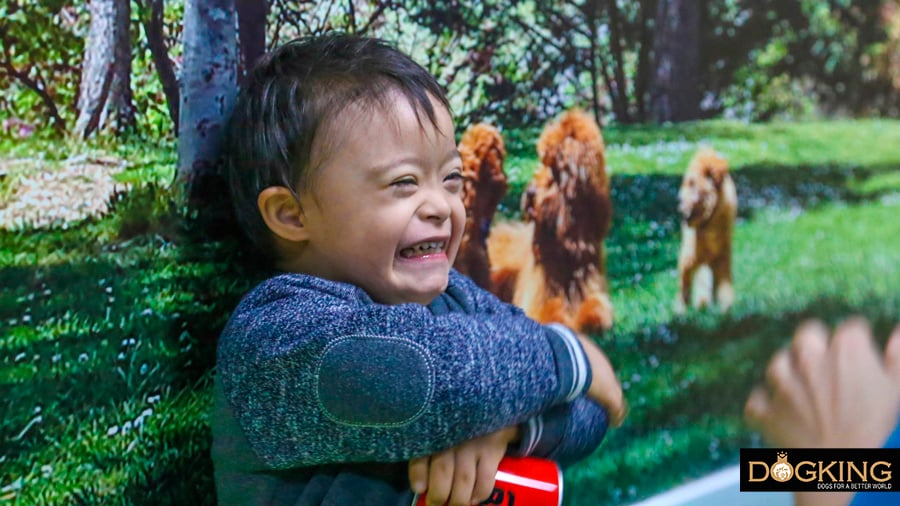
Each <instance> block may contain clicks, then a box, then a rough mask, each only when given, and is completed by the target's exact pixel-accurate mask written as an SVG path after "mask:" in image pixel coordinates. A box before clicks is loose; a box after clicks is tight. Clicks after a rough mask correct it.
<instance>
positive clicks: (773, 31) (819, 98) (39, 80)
mask: <svg viewBox="0 0 900 506" xmlns="http://www.w3.org/2000/svg"><path fill="white" fill-rule="evenodd" d="M659 1H660V0H568V1H561V0H552V1H546V2H544V1H537V0H483V1H480V2H474V1H464V0H453V1H448V2H433V1H429V0H326V1H312V0H299V1H292V0H268V1H267V2H266V3H265V4H259V3H257V4H253V3H252V2H249V3H247V2H246V1H245V0H241V2H239V3H238V5H239V6H244V7H247V6H248V5H249V6H250V7H254V6H256V7H268V13H267V15H266V18H265V19H266V23H265V26H264V27H263V29H264V30H265V32H264V33H265V39H266V40H265V42H266V47H268V48H271V47H273V46H274V45H277V44H279V43H282V42H284V41H286V40H288V39H290V38H293V37H296V36H300V35H306V34H316V33H322V32H325V31H330V30H343V31H347V32H353V33H361V34H367V35H374V36H379V37H383V38H386V39H388V40H390V41H392V42H395V43H396V44H397V45H398V46H399V47H400V48H401V49H402V50H404V51H407V52H410V53H411V54H412V55H413V56H414V57H415V58H416V59H417V60H418V61H420V62H421V63H423V64H424V65H426V66H427V67H428V68H429V69H430V70H431V71H432V72H434V73H435V74H436V75H438V76H439V78H440V79H441V81H442V82H444V83H446V84H447V87H448V91H449V93H450V97H451V102H452V104H453V106H454V112H455V113H456V114H457V116H458V117H459V119H460V122H461V123H463V124H465V123H468V122H471V121H476V120H490V121H494V122H496V123H498V124H501V125H504V126H507V127H518V126H534V125H536V124H539V123H540V122H542V121H544V120H546V119H547V118H548V117H551V116H553V115H555V114H557V113H558V112H559V111H560V110H562V109H563V108H566V107H571V106H576V105H577V106H581V107H584V108H586V109H588V110H591V111H593V113H594V114H595V116H597V118H598V119H599V120H600V121H601V122H603V123H606V122H610V121H615V122H619V123H627V122H643V121H650V120H652V119H653V117H652V115H651V114H650V112H651V111H650V109H651V108H650V102H651V99H652V96H651V92H652V91H653V90H654V84H658V83H656V82H655V81H654V75H656V74H657V70H658V66H659V64H660V60H661V58H660V55H659V54H656V53H657V52H658V50H655V49H654V44H655V43H656V42H657V37H658V36H659V34H660V29H659V22H658V20H657V19H655V18H656V17H657V12H658V10H659V9H658V6H659ZM87 4H88V0H68V1H66V0H41V1H37V0H2V2H0V116H2V117H3V118H4V119H6V120H13V119H14V120H16V121H19V120H21V121H24V122H27V123H29V124H31V125H34V126H38V127H40V128H46V129H56V130H57V131H59V132H63V131H68V130H69V129H70V128H71V127H72V126H73V125H74V118H75V115H76V112H77V111H76V97H77V95H78V90H79V83H80V80H81V71H82V68H81V64H82V61H81V60H82V54H83V51H84V40H85V36H86V34H87V26H88V17H87ZM695 5H696V6H697V8H698V9H699V11H700V12H699V27H698V28H697V32H698V33H697V36H698V37H699V46H700V53H699V62H698V65H697V70H696V74H697V75H696V81H697V84H696V90H695V92H696V95H697V96H698V97H699V100H700V114H701V117H716V116H726V117H739V118H746V119H750V120H766V119H769V118H773V117H778V116H785V117H798V116H804V115H823V116H829V115H835V114H838V115H890V116H900V60H898V58H900V57H898V56H897V54H898V49H900V21H898V19H900V14H898V12H900V0H797V1H794V2H784V1H780V0H704V1H702V2H696V3H695ZM183 8H184V0H132V23H133V26H132V45H133V50H132V55H133V73H132V87H133V93H134V102H135V107H136V109H137V111H138V118H137V128H138V131H139V132H141V133H144V134H147V135H151V136H172V135H174V134H175V124H176V123H175V121H177V114H178V111H177V104H178V101H179V97H178V96H177V95H178V93H177V80H178V79H180V73H181V55H182V39H181V34H182V12H183ZM252 28H259V27H258V26H257V25H253V26H251V27H250V28H247V27H242V28H241V32H242V33H244V34H246V33H249V31H250V30H251V29H252ZM252 40H253V41H256V42H254V44H256V45H258V41H259V38H258V37H254V38H253V39H252ZM245 49H248V50H250V51H251V52H258V49H257V48H256V46H254V47H252V48H251V47H250V46H249V45H247V44H243V43H242V46H241V50H242V51H244V50H245ZM243 58H246V55H243ZM167 67H168V70H167ZM239 75H240V74H239ZM173 81H174V82H173ZM8 122H9V121H8Z"/></svg>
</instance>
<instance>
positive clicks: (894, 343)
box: [884, 325, 900, 383]
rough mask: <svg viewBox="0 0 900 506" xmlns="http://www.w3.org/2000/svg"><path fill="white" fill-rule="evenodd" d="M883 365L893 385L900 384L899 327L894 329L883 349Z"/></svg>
mask: <svg viewBox="0 0 900 506" xmlns="http://www.w3.org/2000/svg"><path fill="white" fill-rule="evenodd" d="M884 364H885V367H887V370H888V374H890V375H891V378H893V379H894V382H895V383H900V325H898V326H896V327H894V331H893V332H891V337H889V338H888V342H887V345H886V346H885V349H884Z"/></svg>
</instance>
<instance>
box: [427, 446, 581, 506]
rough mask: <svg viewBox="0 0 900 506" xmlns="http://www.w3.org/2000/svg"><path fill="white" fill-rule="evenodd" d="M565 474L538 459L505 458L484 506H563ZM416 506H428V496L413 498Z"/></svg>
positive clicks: (549, 462)
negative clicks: (426, 499) (426, 500)
mask: <svg viewBox="0 0 900 506" xmlns="http://www.w3.org/2000/svg"><path fill="white" fill-rule="evenodd" d="M562 498H563V477H562V471H560V469H559V466H558V465H556V462H554V461H552V460H547V459H539V458H536V457H503V460H501V461H500V465H499V466H498V467H497V477H496V481H495V482H494V491H493V492H491V496H490V497H489V498H488V499H487V500H486V501H484V502H481V503H479V504H480V505H484V506H488V505H497V506H560V505H561V504H562ZM412 506H425V494H422V495H416V496H415V497H413V503H412Z"/></svg>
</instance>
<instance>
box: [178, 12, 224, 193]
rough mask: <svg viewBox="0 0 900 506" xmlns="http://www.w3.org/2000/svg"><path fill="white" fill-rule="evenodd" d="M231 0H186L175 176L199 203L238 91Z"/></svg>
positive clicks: (213, 172)
mask: <svg viewBox="0 0 900 506" xmlns="http://www.w3.org/2000/svg"><path fill="white" fill-rule="evenodd" d="M234 2H235V0H186V1H185V4H184V64H183V65H184V66H183V68H182V73H181V105H180V110H181V115H180V124H179V127H178V131H179V140H178V171H177V176H176V177H177V178H178V179H179V181H180V182H181V183H183V184H185V185H187V188H186V189H187V195H188V198H189V199H190V200H191V201H193V202H198V201H201V202H202V201H203V200H204V198H205V197H207V196H208V195H205V194H204V191H205V190H206V189H208V188H209V186H207V185H206V184H205V183H206V182H208V181H211V180H214V179H215V176H216V167H217V162H218V159H219V150H220V148H221V141H222V135H223V133H224V127H225V122H226V120H227V118H228V115H229V114H230V113H231V107H232V105H233V103H234V98H235V95H236V93H237V34H236V33H235V3H234Z"/></svg>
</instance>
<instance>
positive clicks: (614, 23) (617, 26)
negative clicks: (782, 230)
mask: <svg viewBox="0 0 900 506" xmlns="http://www.w3.org/2000/svg"><path fill="white" fill-rule="evenodd" d="M606 8H607V12H608V13H609V49H610V52H612V57H613V74H614V75H615V77H616V87H615V89H614V90H610V91H611V92H612V101H613V109H614V110H615V112H616V119H618V120H619V122H621V123H631V115H630V114H629V113H628V84H627V83H626V81H625V56H624V54H623V49H622V39H621V36H622V35H621V26H622V16H621V14H620V13H619V6H618V4H616V0H607V2H606Z"/></svg>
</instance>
